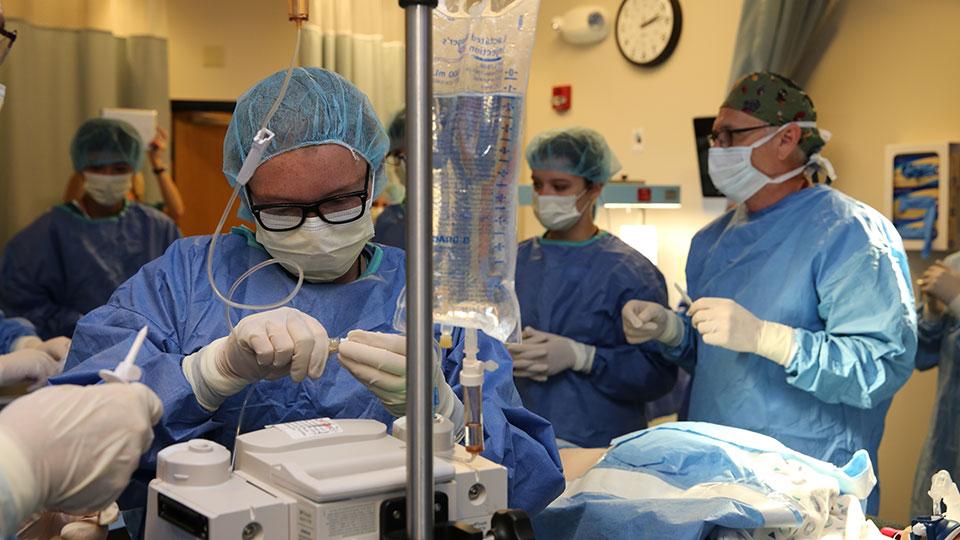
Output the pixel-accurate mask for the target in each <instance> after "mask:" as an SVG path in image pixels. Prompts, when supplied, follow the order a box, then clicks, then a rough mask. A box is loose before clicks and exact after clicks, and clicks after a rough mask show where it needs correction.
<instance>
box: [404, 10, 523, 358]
mask: <svg viewBox="0 0 960 540" xmlns="http://www.w3.org/2000/svg"><path fill="white" fill-rule="evenodd" d="M538 8H539V0H513V1H510V0H480V1H477V0H441V2H440V6H439V7H438V8H437V9H435V10H434V15H433V31H434V38H433V47H434V53H433V54H434V57H433V73H434V75H433V88H434V99H433V234H434V236H433V290H434V299H433V317H434V322H436V323H438V324H443V325H450V326H461V327H465V328H477V329H479V330H482V331H483V332H485V333H486V334H487V335H489V336H492V337H494V338H496V339H499V340H500V341H508V340H509V341H518V340H519V335H520V305H519V303H518V302H517V295H516V292H515V290H514V271H515V269H516V263H517V232H516V231H517V179H518V178H517V177H518V175H519V169H520V167H519V165H520V156H521V148H520V146H521V143H522V137H521V135H522V133H521V127H522V124H523V100H524V93H525V92H526V87H527V78H528V75H529V70H530V55H531V53H532V49H533V41H534V32H535V30H536V22H537V10H538ZM401 309H402V306H401ZM398 315H399V313H398ZM398 319H399V317H398ZM397 322H398V323H401V321H399V320H398V321H397Z"/></svg>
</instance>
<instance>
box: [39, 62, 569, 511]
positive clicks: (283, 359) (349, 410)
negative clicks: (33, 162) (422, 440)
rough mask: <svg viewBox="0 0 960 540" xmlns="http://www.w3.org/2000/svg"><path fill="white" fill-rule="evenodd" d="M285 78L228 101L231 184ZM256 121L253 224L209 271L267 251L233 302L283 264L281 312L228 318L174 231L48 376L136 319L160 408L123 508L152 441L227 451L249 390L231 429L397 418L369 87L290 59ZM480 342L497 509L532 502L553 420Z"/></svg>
mask: <svg viewBox="0 0 960 540" xmlns="http://www.w3.org/2000/svg"><path fill="white" fill-rule="evenodd" d="M283 79H284V73H283V72H280V73H275V74H273V75H271V76H270V77H267V78H266V79H264V80H262V81H260V82H258V83H257V84H256V85H255V86H254V87H253V88H251V89H250V90H249V91H248V92H246V93H245V94H243V95H242V96H241V97H240V99H239V100H238V101H237V105H236V109H235V110H234V114H233V118H232V119H231V121H230V126H229V128H228V130H227V134H226V138H225V140H224V152H223V154H224V159H223V172H224V175H225V176H226V177H227V180H228V181H229V183H230V184H234V183H235V182H236V179H237V174H238V172H239V171H240V168H241V164H242V163H243V161H244V159H245V158H246V156H247V153H248V152H249V150H250V147H251V143H252V140H253V137H254V135H255V134H256V133H257V131H258V129H259V126H260V123H261V122H262V121H263V119H264V118H265V116H266V114H267V111H268V109H269V108H270V107H271V105H272V104H273V103H274V101H275V99H276V98H277V96H278V94H279V92H280V87H281V84H282V81H283ZM267 128H268V129H270V130H272V131H274V132H275V133H276V136H275V137H274V138H273V139H272V140H271V141H270V142H269V144H268V146H267V147H266V150H265V152H264V153H263V155H262V156H261V157H260V160H259V166H258V167H257V168H256V171H255V173H254V174H253V177H252V179H251V180H250V183H249V184H248V185H247V186H246V188H245V193H246V194H245V202H244V204H243V205H242V207H241V210H240V214H241V217H246V218H248V219H252V220H255V223H256V230H255V231H253V230H250V229H248V228H246V227H242V228H236V229H234V230H232V231H231V233H230V234H226V235H223V236H222V237H221V238H220V239H219V240H218V241H217V247H216V255H215V260H214V262H213V268H214V279H215V280H216V282H217V283H218V284H219V288H220V289H221V290H226V289H227V288H228V287H229V286H230V285H231V284H232V283H234V282H235V280H236V279H237V278H238V277H239V276H240V275H241V274H243V273H244V272H245V271H246V270H247V269H249V268H251V267H252V266H254V265H255V264H257V263H260V262H262V261H264V260H267V259H269V258H271V257H276V258H277V259H279V260H280V262H281V265H271V266H268V267H266V268H264V269H262V270H260V271H259V272H257V273H255V274H254V275H253V276H251V277H250V278H249V279H248V280H247V281H245V282H244V283H243V284H242V285H241V286H239V287H238V288H237V290H236V294H235V295H234V297H233V300H234V301H237V302H242V303H244V304H255V305H263V304H267V303H271V302H275V301H277V300H278V299H279V298H280V297H282V296H283V295H284V294H286V292H287V291H290V290H291V288H292V287H293V286H294V285H295V283H296V280H297V278H296V275H295V274H294V273H293V272H296V267H295V266H294V265H293V264H292V263H294V262H295V263H297V264H299V266H300V267H301V268H302V270H303V273H304V276H305V278H306V282H305V283H304V285H303V288H302V289H301V290H300V292H299V294H297V295H296V296H295V297H294V298H293V300H292V301H291V302H290V303H289V304H288V305H287V306H286V307H283V308H279V309H274V310H270V311H263V312H252V311H248V310H231V315H232V317H233V320H235V321H239V322H238V323H237V324H236V326H235V327H234V328H233V329H231V328H230V327H229V326H228V325H227V322H226V321H225V320H224V306H223V304H222V303H221V302H220V301H219V300H218V299H217V297H216V296H215V295H214V292H213V291H212V289H211V287H210V284H209V283H208V281H207V276H206V260H207V250H208V247H209V245H210V240H211V237H210V236H198V237H191V238H185V239H183V240H180V241H178V242H176V243H174V244H173V246H171V248H170V249H169V250H168V251H167V253H166V254H164V256H163V257H161V258H160V259H158V260H156V261H154V262H152V263H151V264H148V265H147V266H145V267H144V269H143V270H142V271H141V272H139V273H138V274H137V275H136V276H134V277H133V278H132V279H130V280H129V281H127V282H126V283H125V284H124V285H123V286H121V287H120V288H119V289H118V290H117V291H116V292H115V293H114V294H113V296H112V297H111V298H110V300H109V302H108V303H107V304H106V305H105V306H103V307H101V308H99V309H96V310H94V311H93V312H91V313H90V314H88V315H87V316H86V317H84V318H83V319H82V320H81V321H80V324H79V325H78V327H77V332H76V334H75V336H74V341H73V346H72V347H71V349H70V355H69V357H68V359H67V370H66V371H65V372H64V374H63V375H62V376H60V377H58V378H56V379H52V380H53V382H54V383H55V384H56V383H74V384H93V383H95V382H96V381H97V378H98V376H97V372H98V370H100V369H102V368H104V367H112V366H114V365H115V364H116V358H117V354H118V353H120V352H121V351H122V350H123V349H124V347H127V346H129V338H131V337H132V336H133V335H134V334H136V332H137V330H138V329H139V328H140V327H142V326H143V325H148V326H149V327H150V333H149V334H148V337H147V340H146V342H144V344H143V348H142V349H141V351H140V355H139V358H138V360H137V363H138V365H139V366H140V367H141V369H142V370H143V378H142V381H143V382H144V383H145V384H146V385H148V386H149V387H151V388H153V389H155V390H156V391H157V394H158V395H160V396H161V399H162V400H163V407H164V414H163V417H162V419H161V420H160V423H159V424H158V426H157V428H156V435H157V437H156V442H155V443H154V445H153V447H152V448H151V450H150V451H149V452H148V454H147V456H146V458H145V459H144V461H143V462H142V463H141V466H140V470H139V471H138V472H137V473H136V474H135V475H134V478H133V481H132V483H131V485H130V487H129V488H128V489H127V491H126V492H125V495H124V496H123V497H121V499H120V502H121V506H122V507H126V508H134V507H137V506H142V505H143V504H144V502H145V496H146V490H147V483H148V482H149V481H150V480H151V479H153V478H154V476H155V472H156V471H155V468H156V461H157V451H158V450H159V449H161V448H164V447H166V446H169V445H171V444H174V443H177V442H182V441H186V440H189V439H192V438H195V437H204V438H208V439H211V440H214V441H217V442H219V443H221V444H224V445H225V446H227V447H232V445H233V433H234V431H235V430H236V428H237V422H238V416H239V413H240V408H241V403H242V402H243V400H244V394H245V393H246V392H241V390H243V389H244V388H247V387H248V385H253V390H252V394H250V398H249V403H248V405H247V409H246V413H245V416H244V423H243V426H242V429H243V431H251V430H256V429H260V428H263V427H264V426H266V425H268V424H278V423H283V422H290V421H297V420H304V419H310V418H319V417H331V418H371V419H376V420H379V421H381V422H384V423H386V424H390V423H392V422H393V420H394V419H395V418H396V417H397V416H400V415H403V414H404V410H405V404H406V396H405V394H404V391H405V380H406V367H405V363H406V358H405V356H404V351H405V340H404V338H403V337H402V336H400V335H398V334H397V333H396V330H395V329H394V328H393V326H392V322H393V320H394V314H395V311H396V306H397V300H398V297H399V295H400V294H401V292H402V290H403V288H404V285H405V283H406V275H405V270H404V264H405V263H404V254H403V252H402V251H401V250H399V249H395V248H391V247H384V246H380V245H378V244H373V243H370V242H369V241H370V239H371V238H372V236H373V222H372V220H371V216H370V205H371V201H372V200H373V198H374V197H375V196H376V195H377V194H378V193H379V192H380V191H381V190H382V189H383V185H384V183H385V175H384V169H383V160H384V156H385V154H386V153H387V148H388V142H387V136H386V134H385V133H384V132H383V128H382V127H381V125H380V122H379V120H377V117H376V115H375V113H374V111H373V107H372V106H371V105H370V102H369V101H368V99H367V97H366V96H365V95H364V94H363V93H361V92H360V91H359V90H358V89H357V88H356V87H354V86H353V85H352V84H351V83H350V82H348V81H347V80H345V79H343V78H342V77H340V76H339V75H337V74H335V73H332V72H329V71H326V70H323V69H319V68H297V69H294V70H293V74H292V77H291V79H290V83H289V88H288V89H287V91H286V94H285V96H284V98H283V100H282V102H280V104H279V107H278V109H277V111H276V114H275V115H274V116H273V118H272V119H271V120H270V122H269V124H268V125H267ZM348 333H349V341H345V342H343V343H341V345H340V348H339V354H338V355H334V356H331V357H330V358H328V357H327V351H328V348H327V343H328V341H327V339H328V337H343V336H347V335H348ZM438 335H439V334H438ZM454 342H455V346H454V347H453V348H452V349H450V350H448V351H445V352H444V353H443V354H442V356H441V357H440V358H439V362H440V364H439V365H440V367H441V369H438V370H437V374H438V376H437V377H436V378H435V385H436V388H437V395H438V396H439V406H438V409H437V412H438V413H440V414H443V415H445V416H447V417H449V418H450V419H451V420H453V421H454V422H455V423H458V422H459V423H462V422H463V405H462V402H461V398H460V396H461V388H460V384H459V373H460V369H461V361H462V359H463V335H462V333H459V332H457V333H455V334H454ZM479 348H480V353H479V355H480V357H481V358H484V359H489V360H494V361H496V362H497V363H498V364H499V365H500V367H499V369H497V370H495V371H493V372H490V373H487V375H486V381H485V389H484V390H485V391H484V403H483V418H484V424H485V425H484V427H485V436H486V437H485V439H486V441H485V443H486V448H485V454H484V455H485V456H486V457H488V458H490V459H492V460H494V461H496V462H498V463H501V464H503V465H504V466H505V467H507V468H508V469H509V478H510V481H509V501H510V505H511V506H512V507H520V508H523V509H525V510H527V511H529V512H533V513H535V512H537V511H539V510H540V509H542V508H544V507H545V506H546V505H547V503H549V502H550V501H551V500H553V499H554V498H555V497H556V496H557V495H558V494H559V493H560V492H561V491H562V490H563V477H562V474H561V470H560V463H559V456H558V453H557V450H556V447H555V445H554V440H553V437H554V436H553V429H552V428H551V427H550V424H549V423H548V422H547V421H545V420H543V419H542V418H539V417H538V416H536V415H534V414H533V413H531V412H529V411H527V410H526V409H524V408H523V405H522V403H521V401H520V397H519V395H517V391H516V388H515V387H514V386H513V380H512V377H511V364H510V357H509V355H508V354H507V352H506V350H505V349H504V348H503V346H502V345H501V344H500V343H499V342H497V341H495V340H493V339H491V338H488V337H486V336H481V338H480V340H479Z"/></svg>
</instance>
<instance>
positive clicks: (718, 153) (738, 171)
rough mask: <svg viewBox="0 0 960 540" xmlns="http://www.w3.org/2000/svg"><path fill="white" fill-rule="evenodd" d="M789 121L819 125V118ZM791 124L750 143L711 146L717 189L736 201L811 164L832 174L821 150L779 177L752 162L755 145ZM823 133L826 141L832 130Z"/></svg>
mask: <svg viewBox="0 0 960 540" xmlns="http://www.w3.org/2000/svg"><path fill="white" fill-rule="evenodd" d="M790 124H796V125H797V126H799V127H802V128H813V127H817V124H816V122H791V123H790ZM790 124H784V125H782V126H780V128H779V129H777V130H776V131H774V132H773V133H771V134H769V135H767V136H766V137H763V138H762V139H760V140H758V141H757V142H755V143H753V144H751V145H750V146H731V147H729V148H719V147H715V148H711V149H710V150H709V153H708V158H707V168H708V170H709V172H710V179H711V180H713V184H714V185H715V186H717V189H719V190H720V191H721V192H722V193H723V194H724V195H726V196H727V197H728V198H730V199H732V200H733V201H735V202H737V203H743V202H745V201H746V200H747V199H749V198H750V197H752V196H753V195H754V194H756V193H757V192H758V191H760V189H761V188H763V186H765V185H767V184H779V183H781V182H785V181H787V180H789V179H791V178H793V177H794V176H796V175H797V174H799V173H801V172H803V171H804V169H806V168H807V167H808V166H810V165H811V164H817V165H822V166H824V167H825V168H826V169H827V170H828V175H829V176H830V177H831V178H833V167H832V166H830V164H829V162H827V161H826V159H824V158H822V157H821V156H820V155H819V154H814V155H812V156H810V159H809V160H808V161H807V162H806V163H804V164H803V165H801V166H799V167H797V168H796V169H793V170H792V171H789V172H786V173H783V174H781V175H780V176H777V177H776V178H770V177H769V176H767V175H766V174H765V173H763V172H762V171H760V170H758V169H757V168H756V167H754V166H753V163H752V162H751V161H750V158H751V156H752V155H753V149H754V148H757V147H759V146H762V145H763V144H765V143H767V142H768V141H769V140H770V139H772V138H773V137H774V136H775V135H776V134H777V133H780V132H781V131H783V130H784V129H786V127H787V126H789V125H790ZM820 135H821V137H823V139H824V140H825V141H826V140H829V139H830V132H828V131H826V130H820Z"/></svg>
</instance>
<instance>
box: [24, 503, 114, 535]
mask: <svg viewBox="0 0 960 540" xmlns="http://www.w3.org/2000/svg"><path fill="white" fill-rule="evenodd" d="M119 517H120V509H119V507H117V503H113V504H111V505H110V506H108V507H106V508H104V509H103V510H101V511H99V512H96V513H91V514H87V515H82V516H80V515H75V514H65V513H63V512H41V513H38V514H36V515H35V516H34V518H31V520H30V524H29V525H27V526H25V527H24V528H22V529H20V530H19V531H17V540H106V538H107V535H108V534H109V532H110V531H109V526H110V524H111V523H114V522H116V521H117V518H119Z"/></svg>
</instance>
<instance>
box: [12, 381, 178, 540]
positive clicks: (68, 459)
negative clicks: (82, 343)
mask: <svg viewBox="0 0 960 540" xmlns="http://www.w3.org/2000/svg"><path fill="white" fill-rule="evenodd" d="M162 413H163V405H162V404H161V403H160V399H159V398H158V397H157V395H156V394H154V393H153V391H151V390H150V389H149V388H147V387H146V386H144V385H142V384H139V383H132V384H101V385H96V386H72V385H64V386H49V387H46V388H43V389H40V390H38V391H37V392H34V393H33V394H30V395H28V396H25V397H22V398H20V399H17V400H16V401H14V402H13V403H11V404H10V405H8V406H7V407H6V408H5V409H4V410H3V411H0V476H2V477H3V478H4V480H5V482H4V484H6V485H7V486H9V487H10V489H11V490H12V493H10V494H4V495H9V497H0V499H6V500H4V501H2V503H0V504H9V503H13V505H14V508H15V513H16V515H17V516H19V517H20V519H22V518H23V517H26V516H29V515H31V514H33V513H34V512H35V511H37V510H38V509H40V508H46V509H51V510H59V511H63V512H68V513H73V514H85V513H91V512H97V511H98V510H100V509H102V508H106V507H107V506H108V505H109V504H110V503H112V502H113V501H114V500H116V498H117V497H118V496H119V495H120V492H121V491H123V489H124V488H125V487H126V485H127V483H128V482H129V480H130V475H131V474H133V471H134V470H136V468H137V465H138V464H139V462H140V456H141V455H142V454H143V453H144V452H145V451H147V449H148V448H150V444H151V443H152V442H153V430H152V429H151V426H152V425H154V424H155V423H156V422H157V421H158V420H159V419H160V416H161V414H162ZM0 525H2V524H0Z"/></svg>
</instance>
